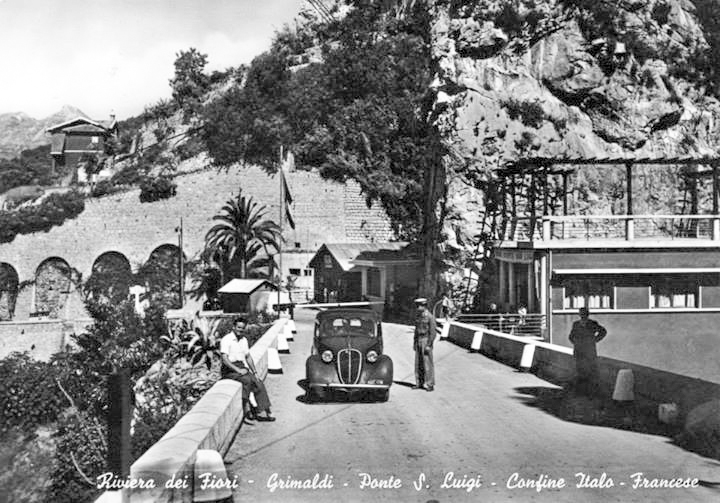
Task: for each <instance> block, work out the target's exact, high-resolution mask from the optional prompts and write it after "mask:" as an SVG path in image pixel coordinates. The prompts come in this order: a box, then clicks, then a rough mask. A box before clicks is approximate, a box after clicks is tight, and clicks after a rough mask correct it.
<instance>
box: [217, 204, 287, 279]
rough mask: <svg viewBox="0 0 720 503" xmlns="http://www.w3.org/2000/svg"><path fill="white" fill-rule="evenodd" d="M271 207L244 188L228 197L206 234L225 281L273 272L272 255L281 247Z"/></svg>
mask: <svg viewBox="0 0 720 503" xmlns="http://www.w3.org/2000/svg"><path fill="white" fill-rule="evenodd" d="M266 214H267V208H266V207H265V206H261V205H260V204H259V203H257V202H255V201H254V200H253V198H252V197H250V198H246V197H245V196H243V195H242V192H240V193H239V194H238V196H237V198H235V199H230V200H228V201H227V202H226V203H225V205H224V206H223V207H222V210H221V213H220V214H219V215H215V216H214V217H213V220H216V221H218V222H219V223H217V224H215V225H214V226H213V227H212V228H211V229H210V230H209V231H208V233H207V234H206V236H205V250H206V254H207V255H208V256H209V257H211V258H212V259H213V260H214V261H215V262H217V263H218V264H219V265H220V270H221V273H222V277H223V283H225V282H226V280H227V279H228V278H232V277H237V278H247V277H252V276H255V277H257V276H265V277H267V276H269V274H270V272H271V271H270V270H268V269H271V268H272V265H270V266H269V264H268V257H270V256H272V254H273V253H275V252H276V250H279V249H280V240H281V239H282V236H281V234H280V227H279V226H278V225H277V224H276V223H275V222H273V221H272V220H267V219H266V218H265V215H266Z"/></svg>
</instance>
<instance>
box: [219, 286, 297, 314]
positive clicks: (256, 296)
mask: <svg viewBox="0 0 720 503" xmlns="http://www.w3.org/2000/svg"><path fill="white" fill-rule="evenodd" d="M218 294H219V296H220V303H221V304H222V310H223V312H224V313H250V312H253V311H264V310H266V304H267V303H268V301H270V300H272V296H273V294H275V295H277V286H275V285H273V284H272V283H270V282H269V281H267V280H265V279H232V280H230V281H229V282H228V283H226V284H225V285H224V286H223V287H222V288H220V289H219V290H218ZM285 297H287V294H285ZM281 300H284V299H281ZM273 304H274V303H273Z"/></svg>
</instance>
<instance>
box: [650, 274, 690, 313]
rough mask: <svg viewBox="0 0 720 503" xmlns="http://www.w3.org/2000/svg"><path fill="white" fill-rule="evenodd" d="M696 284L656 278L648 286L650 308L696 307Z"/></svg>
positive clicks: (684, 280)
mask: <svg viewBox="0 0 720 503" xmlns="http://www.w3.org/2000/svg"><path fill="white" fill-rule="evenodd" d="M698 297H699V295H698V284H697V282H695V281H688V280H686V279H681V278H676V279H672V278H658V279H655V280H653V281H652V283H651V284H650V307H651V308H656V309H661V308H672V307H697V299H698Z"/></svg>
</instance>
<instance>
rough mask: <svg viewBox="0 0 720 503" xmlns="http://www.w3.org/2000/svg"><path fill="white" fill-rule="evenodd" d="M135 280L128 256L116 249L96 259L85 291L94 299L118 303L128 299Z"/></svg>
mask: <svg viewBox="0 0 720 503" xmlns="http://www.w3.org/2000/svg"><path fill="white" fill-rule="evenodd" d="M133 281H134V279H133V273H132V268H131V267H130V261H129V260H128V259H127V257H125V255H123V254H122V253H119V252H116V251H110V252H105V253H103V254H102V255H100V256H99V257H98V258H96V259H95V262H94V263H93V266H92V272H91V273H90V277H89V278H88V280H87V281H86V283H85V291H86V293H87V294H88V296H89V297H90V298H92V299H94V300H101V299H104V300H106V301H108V302H111V303H115V304H117V303H119V302H122V301H124V300H127V298H128V295H129V294H130V285H131V284H132V283H133Z"/></svg>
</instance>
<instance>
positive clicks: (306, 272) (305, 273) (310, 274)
mask: <svg viewBox="0 0 720 503" xmlns="http://www.w3.org/2000/svg"><path fill="white" fill-rule="evenodd" d="M312 273H313V270H312V269H305V271H304V275H305V276H312Z"/></svg>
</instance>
